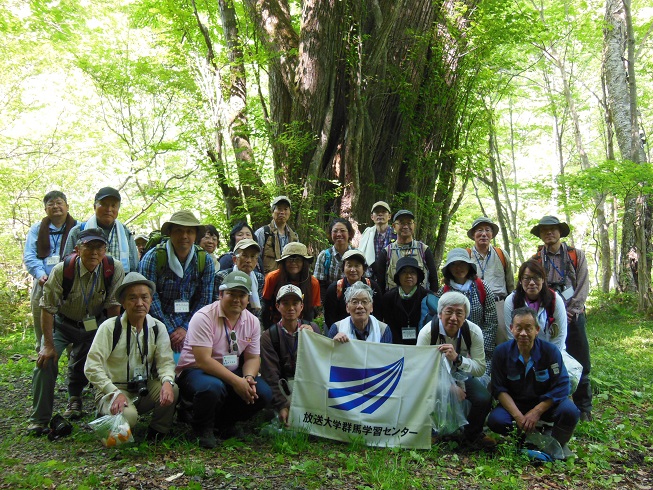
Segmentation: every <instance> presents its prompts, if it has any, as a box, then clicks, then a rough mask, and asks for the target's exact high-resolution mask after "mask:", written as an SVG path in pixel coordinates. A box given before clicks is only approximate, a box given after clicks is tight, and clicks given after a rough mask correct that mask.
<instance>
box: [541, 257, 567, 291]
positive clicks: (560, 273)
mask: <svg viewBox="0 0 653 490" xmlns="http://www.w3.org/2000/svg"><path fill="white" fill-rule="evenodd" d="M542 257H543V258H544V260H543V262H544V268H545V269H546V272H547V274H548V273H549V270H550V269H549V268H548V267H547V266H546V265H547V263H549V264H551V267H553V268H554V269H555V271H556V272H557V273H558V275H559V276H560V277H561V279H562V285H563V286H564V285H565V267H564V259H563V258H562V255H560V260H561V262H562V271H560V269H558V268H557V267H556V265H555V262H554V261H553V260H551V259H550V258H549V256H548V255H547V254H546V252H545V251H544V250H542ZM556 282H557V281H556Z"/></svg>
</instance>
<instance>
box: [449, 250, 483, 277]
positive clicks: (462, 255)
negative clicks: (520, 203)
mask: <svg viewBox="0 0 653 490" xmlns="http://www.w3.org/2000/svg"><path fill="white" fill-rule="evenodd" d="M454 262H465V263H467V264H469V266H470V267H471V268H472V270H473V271H474V274H476V273H477V269H476V264H475V263H474V261H473V260H472V258H471V257H470V256H469V252H467V250H466V249H464V248H452V249H451V250H450V251H449V253H448V254H447V260H446V262H445V263H444V265H443V266H442V269H441V270H442V274H444V271H445V270H446V269H447V267H449V266H450V265H451V264H453V263H454Z"/></svg>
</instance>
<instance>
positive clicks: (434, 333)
mask: <svg viewBox="0 0 653 490" xmlns="http://www.w3.org/2000/svg"><path fill="white" fill-rule="evenodd" d="M460 333H461V334H462V336H463V340H464V341H465V345H466V346H467V352H471V350H472V334H471V333H470V332H469V324H468V323H467V320H465V323H463V326H462V327H460ZM439 339H440V323H439V322H435V323H433V322H431V345H437V343H438V340H439ZM458 354H460V352H459V353H458Z"/></svg>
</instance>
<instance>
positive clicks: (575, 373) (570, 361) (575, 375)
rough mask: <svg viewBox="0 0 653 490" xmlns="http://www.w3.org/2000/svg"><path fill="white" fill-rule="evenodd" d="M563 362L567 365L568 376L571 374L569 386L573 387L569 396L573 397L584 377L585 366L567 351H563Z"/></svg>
mask: <svg viewBox="0 0 653 490" xmlns="http://www.w3.org/2000/svg"><path fill="white" fill-rule="evenodd" d="M562 362H564V363H565V367H566V368H567V374H569V384H570V385H571V386H570V391H569V394H570V395H572V394H573V393H574V392H575V391H576V388H578V383H579V382H580V377H581V376H582V375H583V366H582V365H581V363H580V362H578V361H577V360H576V359H574V358H573V357H572V356H571V355H570V354H569V353H568V352H567V351H566V350H563V351H562Z"/></svg>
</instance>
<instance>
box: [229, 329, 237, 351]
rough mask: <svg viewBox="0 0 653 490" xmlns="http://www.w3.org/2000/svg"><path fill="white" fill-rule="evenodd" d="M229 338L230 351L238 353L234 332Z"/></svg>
mask: <svg viewBox="0 0 653 490" xmlns="http://www.w3.org/2000/svg"><path fill="white" fill-rule="evenodd" d="M229 336H230V337H231V350H232V351H234V352H236V353H238V342H237V340H238V339H237V337H236V332H235V331H234V330H232V331H231V334H230V335H229Z"/></svg>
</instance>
